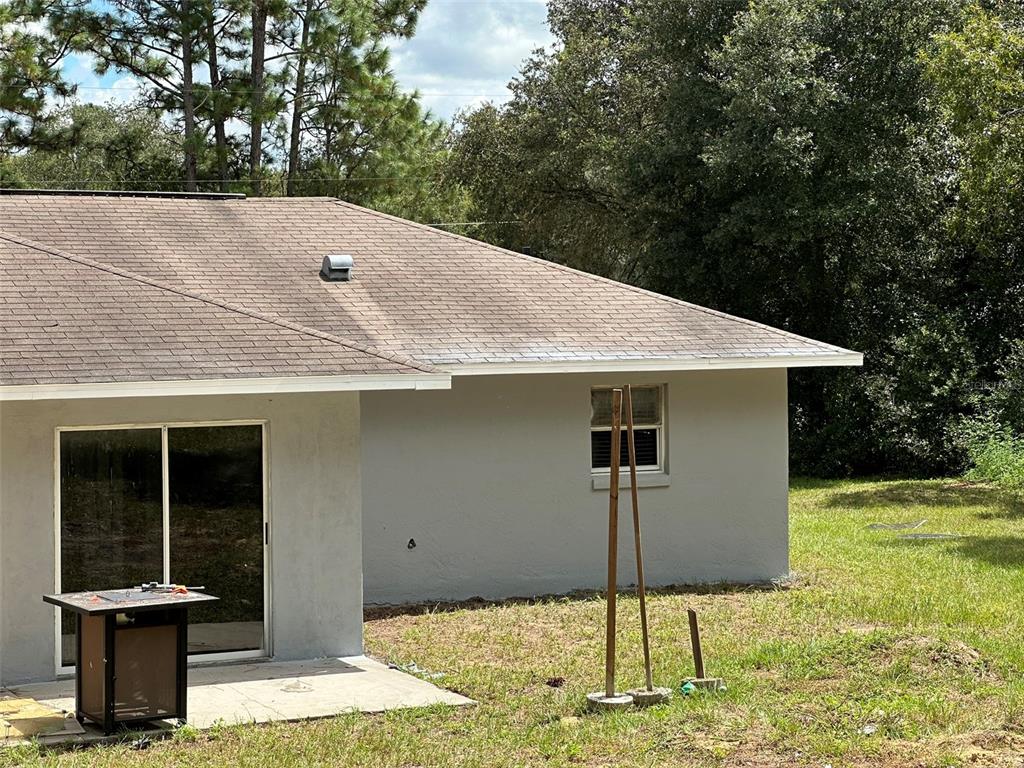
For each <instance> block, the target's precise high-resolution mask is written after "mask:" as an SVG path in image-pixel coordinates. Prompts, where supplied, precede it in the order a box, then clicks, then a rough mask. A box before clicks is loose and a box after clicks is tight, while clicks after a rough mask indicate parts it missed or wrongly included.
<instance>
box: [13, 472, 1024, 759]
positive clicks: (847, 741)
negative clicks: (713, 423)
mask: <svg viewBox="0 0 1024 768" xmlns="http://www.w3.org/2000/svg"><path fill="white" fill-rule="evenodd" d="M790 506H791V520H792V530H791V552H792V567H793V570H794V572H795V575H794V578H793V579H792V583H791V584H788V585H786V586H782V587H779V588H776V589H724V588H721V589H720V588H712V589H696V590H678V591H665V592H658V593H656V594H654V595H652V596H651V598H650V600H649V612H650V616H651V621H652V631H653V637H652V645H653V656H654V664H655V676H656V681H657V682H658V683H660V684H663V685H672V686H673V687H677V686H678V683H679V681H680V679H681V678H682V677H683V676H685V675H687V674H689V673H690V670H691V668H692V667H691V658H690V648H689V639H688V633H687V620H686V608H687V607H690V606H692V607H696V608H697V609H698V610H699V612H700V615H701V618H702V625H703V629H704V636H705V652H706V656H707V660H708V664H709V672H712V673H714V674H716V675H720V676H722V677H724V678H726V682H727V683H728V691H727V692H726V693H724V694H719V695H699V696H693V697H689V698H680V697H676V699H675V700H674V701H673V702H672V703H671V704H669V705H666V706H662V707H656V708H653V709H650V710H646V711H642V712H640V711H631V712H626V713H615V714H608V715H600V716H598V715H588V714H585V713H584V712H583V711H582V708H581V702H582V700H583V696H584V694H585V693H586V692H587V691H589V690H594V689H596V688H599V687H601V685H602V683H603V661H602V653H603V641H602V633H603V611H604V603H603V600H601V599H600V598H599V597H592V596H583V597H575V598H555V599H550V600H545V601H542V602H539V603H533V604H526V603H507V604H502V605H493V606H479V607H473V608H459V609H454V610H448V609H437V610H432V611H416V612H412V613H409V614H404V615H390V616H387V615H384V616H378V617H371V618H370V620H369V621H368V623H367V625H366V642H367V649H368V652H369V653H371V654H372V655H374V656H377V657H378V658H382V659H387V660H391V661H396V662H399V663H405V662H413V661H415V662H416V663H417V664H418V665H419V666H420V667H422V668H424V669H427V670H435V671H440V672H443V673H444V675H445V676H444V678H443V679H441V680H440V681H439V682H440V684H442V685H444V686H446V687H449V688H452V689H454V690H457V691H460V692H462V693H464V694H466V695H468V696H470V697H472V698H474V699H476V700H477V701H479V702H480V703H479V705H478V706H476V707H472V708H466V709H461V710H450V709H444V708H438V709H429V710H418V711H406V712H396V713H391V714H387V715H375V716H362V715H348V716H343V717H338V718H333V719H330V720H321V721H315V722H308V723H301V724H279V725H273V726H267V727H253V726H248V727H230V728H223V729H219V730H214V731H212V732H208V733H203V734H196V733H194V732H191V731H189V730H188V729H186V730H184V731H181V732H179V734H178V735H177V736H176V737H175V738H174V739H173V740H170V741H168V742H164V743H160V744H154V745H153V746H151V747H150V748H149V749H148V750H146V751H132V750H130V749H129V748H128V747H126V746H117V747H107V748H100V749H91V750H87V751H84V752H79V753H65V754H59V755H58V754H39V753H37V752H36V751H35V750H33V749H29V750H24V751H21V752H17V753H9V754H7V755H4V756H0V764H18V765H21V764H41V765H49V764H54V765H82V766H84V765H89V766H104V765H131V766H136V765H137V766H229V765H230V766H234V765H242V766H275V767H277V766H281V767H285V766H306V765H325V766H326V765H330V766H407V767H411V766H454V765H460V766H462V765H466V766H518V765H549V766H562V765H565V766H569V765H589V766H612V765H614V766H620V765H622V766H675V765H686V766H689V765H693V766H719V765H723V766H803V765H806V766H825V765H831V766H833V768H839V766H846V765H850V766H883V765H884V766H953V765H955V766H959V765H965V766H966V765H970V766H1020V765H1022V763H1021V760H1022V757H1021V756H1022V755H1024V680H1022V672H1024V532H1022V523H1024V506H1018V505H1017V504H1015V503H1014V502H1013V501H1012V500H1009V499H1007V498H1004V497H1002V496H1000V494H998V493H997V492H996V491H994V490H991V489H988V488H985V487H980V486H970V485H965V484H962V483H959V482H956V481H942V480H938V481H927V482H917V481H913V482H909V481H894V482H864V481H856V482H822V481H810V480H806V481H796V482H794V484H793V490H792V495H791V505H790ZM924 518H926V519H927V521H928V522H927V523H926V524H925V525H924V526H922V527H921V528H920V529H918V530H917V531H916V532H917V533H921V532H943V533H956V534H960V535H961V536H962V538H959V539H955V540H917V541H910V540H903V539H900V538H899V532H893V531H879V530H869V529H868V528H867V526H868V525H869V524H870V523H892V522H902V521H909V520H919V519H924ZM619 605H620V614H619V615H620V617H621V622H622V624H623V625H624V626H623V628H622V631H621V633H620V636H619V649H620V669H621V674H620V679H621V681H622V682H623V683H624V684H625V685H626V686H630V685H638V684H640V683H641V681H642V668H641V654H640V642H639V630H638V628H637V621H636V615H637V602H636V599H635V598H634V597H632V596H625V597H624V598H623V599H621V601H620V604H619ZM552 677H563V678H565V684H564V685H563V686H562V687H559V688H554V687H550V686H549V685H547V684H546V681H547V680H548V678H552Z"/></svg>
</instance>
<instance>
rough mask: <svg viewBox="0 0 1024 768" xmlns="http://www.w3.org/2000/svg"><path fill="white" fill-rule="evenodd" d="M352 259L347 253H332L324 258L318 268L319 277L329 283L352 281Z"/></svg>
mask: <svg viewBox="0 0 1024 768" xmlns="http://www.w3.org/2000/svg"><path fill="white" fill-rule="evenodd" d="M352 264H353V262H352V257H351V256H349V255H348V254H347V253H333V254H331V255H329V256H324V263H323V265H322V266H321V267H320V276H321V277H322V278H323V279H324V280H330V281H331V282H342V283H347V282H348V281H349V280H351V279H352Z"/></svg>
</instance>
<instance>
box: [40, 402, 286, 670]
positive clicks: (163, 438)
mask: <svg viewBox="0 0 1024 768" xmlns="http://www.w3.org/2000/svg"><path fill="white" fill-rule="evenodd" d="M245 426H249V427H252V426H259V427H261V428H262V432H261V441H262V453H263V457H262V459H263V532H264V533H263V537H264V538H263V647H262V648H260V649H257V650H252V651H228V652H224V653H203V654H190V655H189V657H188V663H189V665H190V666H194V665H202V664H216V663H221V662H225V661H241V660H245V659H266V658H271V657H273V633H272V632H271V621H270V619H271V616H272V615H273V612H272V611H271V605H270V601H271V594H272V589H271V584H272V580H271V579H272V575H271V557H270V545H271V543H272V536H271V535H270V531H271V525H270V423H269V421H267V420H266V419H231V420H220V421H158V422H152V423H146V422H141V423H140V422H132V423H127V424H87V425H76V426H67V427H57V428H55V429H54V432H53V523H54V525H53V551H54V558H53V591H54V592H55V593H58V594H59V593H60V589H61V587H60V570H61V569H60V566H61V515H60V501H61V499H60V436H61V433H63V432H103V431H112V430H124V429H159V430H160V468H161V478H160V480H161V500H162V507H163V520H162V526H163V563H164V573H163V580H164V581H165V582H169V581H170V573H169V571H170V556H169V555H170V546H171V545H170V526H169V522H170V514H171V507H170V482H169V481H170V466H169V453H168V440H167V431H168V429H175V428H177V427H245ZM53 623H54V627H53V629H54V669H56V674H57V676H58V677H66V676H69V675H73V674H74V673H75V667H74V666H68V665H65V664H64V658H63V657H64V653H63V650H64V649H63V646H62V643H63V637H62V636H61V626H60V608H57V607H56V606H55V607H54V614H53Z"/></svg>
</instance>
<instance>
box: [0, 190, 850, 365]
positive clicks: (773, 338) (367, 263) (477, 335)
mask: <svg viewBox="0 0 1024 768" xmlns="http://www.w3.org/2000/svg"><path fill="white" fill-rule="evenodd" d="M0 233H7V235H9V236H14V237H18V238H25V239H29V240H32V241H35V242H36V243H40V244H43V245H45V246H47V247H50V248H53V249H57V250H59V251H61V252H63V253H65V254H67V255H73V256H76V257H82V258H85V259H91V260H92V261H93V262H96V263H97V264H99V265H106V266H109V267H113V268H116V269H121V270H126V271H128V272H130V273H132V274H134V275H136V276H138V277H141V278H144V279H148V280H153V281H158V282H159V283H160V284H161V285H163V286H166V287H168V288H171V289H174V290H178V291H185V292H189V293H190V294H192V295H194V296H198V297H204V298H205V299H208V300H210V301H214V302H220V303H223V304H225V305H229V306H231V307H233V308H235V309H237V310H244V311H249V312H254V313H258V314H259V316H260V317H263V318H271V319H274V320H279V321H281V322H285V323H291V324H294V325H296V326H301V327H303V328H306V329H315V330H316V331H319V332H321V333H324V334H328V335H330V336H331V337H332V338H333V339H334V340H335V341H336V342H337V343H335V344H334V346H335V347H338V349H339V350H340V349H342V348H343V347H342V344H341V342H342V340H344V341H345V342H348V343H350V344H351V345H354V347H356V348H361V349H369V350H371V351H380V352H383V353H384V354H386V355H394V356H397V357H399V358H400V359H403V360H405V361H406V362H409V361H410V359H411V360H417V361H423V363H425V364H428V365H429V364H432V365H439V366H449V365H457V364H475V363H530V362H559V361H596V362H602V361H651V360H675V361H685V360H714V359H723V358H743V359H747V358H749V359H759V360H777V361H778V364H779V365H780V366H785V365H786V364H787V360H791V359H793V358H796V357H799V358H808V357H811V358H814V359H815V360H821V362H822V363H823V364H828V363H829V362H830V361H831V360H834V359H837V358H841V357H846V356H848V355H849V354H850V353H849V352H848V351H847V350H844V349H841V348H839V347H835V346H832V345H829V344H824V343H822V342H818V341H814V340H811V339H806V338H803V337H800V336H796V335H794V334H790V333H787V332H785V331H781V330H778V329H775V328H770V327H768V326H765V325H761V324H759V323H755V322H752V321H748V320H743V319H739V318H735V317H731V316H729V315H725V314H723V313H720V312H716V311H713V310H709V309H705V308H702V307H698V306H696V305H693V304H688V303H686V302H682V301H678V300H675V299H671V298H668V297H664V296H659V295H657V294H654V293H650V292H647V291H644V290H641V289H638V288H634V287H631V286H627V285H623V284H621V283H616V282H613V281H611V280H607V279H604V278H601V277H597V276H594V275H589V274H586V273H583V272H579V271H576V270H572V269H569V268H566V267H562V266H559V265H555V264H552V263H550V262H546V261H543V260H541V259H536V258H531V257H529V256H525V255H522V254H518V253H513V252H511V251H506V250H503V249H501V248H497V247H494V246H490V245H487V244H484V243H480V242H477V241H474V240H471V239H468V238H464V237H460V236H457V235H453V234H449V233H447V232H442V231H438V230H436V229H433V228H431V227H427V226H424V225H420V224H415V223H413V222H408V221H404V220H401V219H396V218H394V217H391V216H387V215H384V214H380V213H376V212H374V211H370V210H367V209H364V208H360V207H358V206H354V205H351V204H347V203H343V202H340V201H337V200H334V199H331V198H262V199H247V200H241V199H204V200H195V199H181V198H149V197H129V196H122V197H114V196H81V195H20V194H19V195H0ZM329 253H348V254H351V255H352V256H353V257H354V259H355V268H354V271H353V275H354V279H353V280H352V281H351V282H343V283H329V282H325V281H323V280H321V279H320V278H319V276H318V271H319V268H320V262H321V260H322V258H323V256H324V255H326V254H329ZM23 258H24V259H27V258H31V259H32V260H33V261H34V264H33V265H32V266H31V267H29V268H22V267H18V268H17V273H16V274H13V275H11V278H12V279H15V280H17V281H26V280H29V281H36V282H38V281H39V280H40V278H39V276H38V275H34V274H32V271H33V269H41V268H42V267H43V266H44V264H45V259H52V258H54V257H52V256H48V257H43V256H38V255H36V256H31V257H29V256H28V255H27V254H26V253H25V252H24V251H23V250H22V251H21V252H19V253H18V254H15V255H14V260H15V261H16V262H17V261H20V260H21V259H23ZM41 259H42V261H40V260H41ZM9 260H10V258H8V261H9ZM76 269H78V271H81V268H80V267H79V268H76ZM94 271H95V269H94ZM51 272H52V265H51ZM53 279H54V281H55V282H53V283H47V284H46V286H45V291H44V292H43V293H40V294H39V296H38V297H36V298H37V299H38V300H39V301H40V306H44V307H45V306H48V304H49V302H57V303H58V308H54V311H57V309H59V302H60V301H61V297H62V296H64V295H66V291H67V290H68V289H67V286H69V283H67V282H66V281H67V279H68V278H67V277H66V276H64V277H58V276H56V275H54V276H53ZM97 279H98V278H97ZM107 282H109V277H108V278H104V285H103V286H97V287H96V289H95V290H97V291H98V292H100V294H101V295H103V291H105V290H107V289H108V286H107ZM62 284H63V285H62ZM92 290H93V289H92V288H91V287H88V286H87V287H85V288H84V289H82V290H78V289H76V290H75V291H74V296H75V297H76V301H85V299H86V297H87V296H88V294H89V292H90V291H92ZM128 294H133V295H134V297H135V298H134V300H133V306H135V307H136V308H137V309H136V311H137V313H138V314H137V315H136V316H135V317H134V319H133V318H131V317H129V318H125V321H126V323H127V324H128V326H133V323H134V322H135V321H136V320H137V321H138V322H140V323H144V324H145V327H147V328H150V327H151V328H152V329H153V331H154V332H156V331H159V330H160V324H161V322H162V321H160V320H159V318H152V317H147V315H146V314H145V307H146V306H147V302H149V301H151V300H155V297H156V295H157V293H156V292H154V290H153V287H152V286H150V287H148V288H146V287H145V286H144V285H143V284H141V283H139V282H138V281H134V282H133V283H131V287H130V288H128V287H127V284H126V285H125V289H124V295H123V296H122V297H121V299H120V301H127V300H128V299H129V296H128ZM161 295H162V294H161ZM3 298H4V301H5V303H6V302H8V301H10V300H11V297H9V295H8V293H4V294H3ZM164 301H170V299H167V298H166V297H165V298H164ZM174 301H175V306H178V305H179V304H180V305H181V306H180V309H181V311H182V312H183V313H186V306H187V307H188V311H189V312H193V313H194V314H192V316H191V319H190V320H188V321H187V323H186V320H185V314H182V315H181V316H176V318H175V322H177V323H181V324H183V327H188V328H189V329H191V330H193V331H195V332H198V329H200V328H201V327H202V326H204V325H206V323H207V322H212V321H213V320H214V318H213V317H212V316H210V317H209V318H208V317H207V315H208V314H209V313H215V312H216V310H215V309H214V308H212V307H211V306H210V305H207V306H206V307H205V308H200V307H199V306H198V304H201V303H202V302H201V301H198V300H196V299H191V300H190V301H189V302H188V303H185V302H183V301H181V300H180V298H179V299H175V300H174ZM22 311H24V310H22ZM203 313H207V314H203ZM217 319H218V320H219V319H221V315H220V314H217ZM83 320H84V315H83ZM224 322H228V321H226V320H225V321H224ZM231 322H233V323H237V324H238V326H237V327H236V328H235V330H234V331H233V332H231V333H228V332H226V331H225V334H224V335H225V336H230V335H232V334H233V333H237V334H238V337H239V338H240V339H241V338H245V339H249V336H250V334H251V333H265V334H270V333H274V334H278V333H281V334H283V333H284V329H282V328H276V329H275V330H274V331H272V332H271V331H269V330H268V329H266V327H265V326H266V325H267V323H263V324H262V325H261V324H260V323H258V322H254V320H253V318H245V317H243V316H241V315H238V314H237V313H235V316H233V319H232V321H231ZM243 326H244V327H243ZM257 328H258V329H261V330H259V331H257ZM87 329H88V324H86V325H85V327H83V333H85V332H86V331H87ZM122 330H124V328H118V329H116V331H115V329H111V330H109V331H108V329H107V327H106V326H94V327H93V328H92V337H91V341H92V342H93V343H95V344H99V345H103V344H105V343H107V342H108V339H107V338H106V337H107V335H108V333H115V332H117V333H120V331H122ZM32 332H33V333H37V332H38V331H36V330H33V331H32ZM211 332H212V331H211ZM4 333H5V334H8V335H9V334H10V333H11V329H10V328H8V327H7V326H6V325H5V326H4ZM15 335H16V334H15ZM181 338H182V339H191V337H189V336H182V337H181ZM289 338H292V339H294V340H295V343H296V344H298V343H299V342H298V340H297V339H298V338H302V339H303V341H302V344H304V345H307V346H309V345H312V344H313V342H312V337H309V336H308V334H307V335H306V336H303V335H302V334H301V333H298V332H293V334H292V336H291V337H289ZM85 340H86V339H84V338H82V339H79V342H80V343H83V342H84V341H85ZM8 343H9V342H8ZM189 343H198V342H192V341H189ZM204 343H205V340H204ZM267 343H268V344H269V343H270V342H269V340H268V342H267ZM318 343H319V346H315V347H314V348H315V349H316V352H315V353H314V352H313V351H312V349H311V350H310V351H308V352H307V351H303V352H301V353H299V352H298V350H297V349H295V350H293V351H294V353H295V359H294V360H291V361H289V360H285V359H282V358H280V357H278V358H275V361H276V362H275V364H279V365H288V364H293V365H296V366H299V367H302V366H307V365H309V364H310V363H309V360H307V359H306V358H307V356H313V357H315V356H316V355H320V354H323V352H324V350H325V349H327V348H329V347H330V342H326V341H321V342H318ZM185 346H187V345H185ZM204 348H205V347H204ZM274 348H275V349H277V350H278V352H281V351H282V347H281V346H280V345H278V346H275V347H274ZM286 348H287V347H286ZM340 354H341V352H340V351H338V350H335V352H334V353H333V354H331V355H329V356H328V357H327V358H325V359H320V358H317V360H318V362H317V363H316V364H315V365H314V367H317V369H318V370H325V369H327V368H330V366H332V365H340V361H338V360H337V355H340ZM346 354H352V351H351V350H350V351H349V352H348V353H346ZM57 357H59V355H57V356H56V357H55V358H54V360H53V362H54V363H55V364H56V363H57ZM287 357H288V354H283V358H287ZM300 357H301V361H300V360H299V358H300ZM229 359H230V358H229ZM350 362H351V365H352V366H353V367H354V368H358V366H359V365H361V364H365V365H368V366H369V365H370V361H369V360H363V361H362V362H357V361H355V360H352V361H350ZM381 364H384V362H381ZM83 365H85V364H83ZM87 367H88V366H87V365H86V368H87ZM83 373H84V375H89V372H88V371H87V370H83ZM100 373H101V372H99V371H93V372H92V375H100ZM168 375H173V374H172V373H171V372H170V371H169V372H168ZM257 375H258V374H257ZM275 375H276V374H275Z"/></svg>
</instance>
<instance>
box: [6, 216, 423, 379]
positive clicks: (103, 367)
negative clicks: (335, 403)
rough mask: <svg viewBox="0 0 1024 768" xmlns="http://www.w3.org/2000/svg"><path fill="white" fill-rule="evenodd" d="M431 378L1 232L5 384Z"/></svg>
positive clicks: (414, 369) (340, 343)
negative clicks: (408, 375)
mask: <svg viewBox="0 0 1024 768" xmlns="http://www.w3.org/2000/svg"><path fill="white" fill-rule="evenodd" d="M423 372H424V369H423V367H422V366H417V367H414V366H413V365H411V364H407V363H403V362H400V361H398V360H397V359H393V358H391V357H390V356H389V357H387V358H386V357H381V356H379V355H376V354H372V353H370V352H368V351H365V350H361V349H356V348H354V347H352V346H351V345H350V344H347V343H345V342H343V341H341V340H339V339H334V338H332V337H330V336H329V335H328V334H324V333H321V332H318V331H315V330H311V329H301V328H299V327H298V326H294V325H292V324H289V323H282V322H280V321H277V320H269V319H264V318H261V317H260V316H258V315H256V314H254V313H249V312H241V311H238V310H236V309H231V308H228V307H227V306H223V305H220V304H218V303H215V302H210V301H206V300H203V299H201V298H196V297H193V296H189V295H187V294H185V293H182V292H179V291H175V290H172V289H170V288H167V287H162V286H160V285H159V284H158V283H155V282H153V281H149V280H146V279H144V278H139V277H137V276H133V275H131V274H130V273H127V272H124V271H123V270H118V269H113V268H110V267H107V266H104V265H102V264H97V263H95V262H92V261H90V260H86V259H81V258H76V257H73V256H69V255H66V254H61V253H60V252H59V251H56V250H53V249H48V248H44V247H41V246H39V245H37V244H33V243H30V242H29V241H25V240H21V239H17V238H11V237H10V236H5V235H2V234H0V383H2V384H8V385H20V384H84V383H97V382H110V381H178V380H197V379H211V378H215V379H233V378H265V377H271V376H273V377H283V376H334V375H370V374H396V373H397V374H401V373H423Z"/></svg>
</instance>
